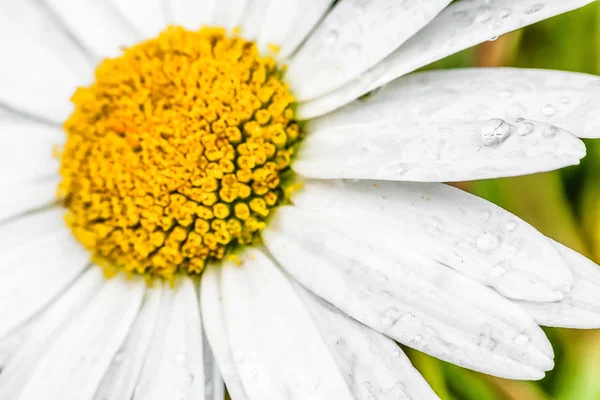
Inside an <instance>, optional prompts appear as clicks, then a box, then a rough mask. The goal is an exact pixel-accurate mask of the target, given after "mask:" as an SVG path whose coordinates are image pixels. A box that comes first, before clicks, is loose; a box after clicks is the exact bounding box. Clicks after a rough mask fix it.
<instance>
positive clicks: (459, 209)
mask: <svg viewBox="0 0 600 400" xmlns="http://www.w3.org/2000/svg"><path fill="white" fill-rule="evenodd" d="M293 202H294V204H296V205H297V206H299V207H302V208H307V209H312V210H317V211H319V212H323V213H326V214H330V215H335V216H336V217H339V218H342V219H347V220H348V221H356V222H355V223H356V224H363V223H364V224H366V225H365V226H366V227H368V229H370V230H372V231H373V233H374V234H375V233H376V234H380V235H387V236H388V239H389V241H390V242H394V243H396V246H397V248H398V249H399V250H402V249H406V250H409V251H414V252H417V253H419V254H421V255H422V256H423V257H427V258H430V259H432V260H434V261H437V262H439V263H441V264H443V265H447V266H449V267H451V268H453V269H456V270H458V271H459V272H461V273H462V274H464V275H467V276H469V277H470V278H472V279H475V280H477V281H478V282H480V283H482V284H484V285H486V286H491V287H493V288H495V289H496V290H497V291H499V292H500V293H502V294H503V295H505V296H507V297H511V298H515V299H527V300H532V301H556V300H560V299H561V298H562V297H563V296H564V293H568V292H569V291H570V289H571V285H572V284H573V277H572V275H571V272H570V271H569V268H568V267H567V266H566V264H565V262H564V261H563V260H562V259H561V258H560V256H559V255H558V253H557V252H556V250H555V249H554V248H553V247H552V246H551V245H550V244H549V243H548V241H547V240H546V238H545V237H544V236H543V235H542V234H541V233H539V232H538V231H537V230H536V229H535V228H533V227H532V226H531V225H529V224H527V223H526V222H525V221H523V220H521V219H519V218H518V217H516V216H514V215H513V214H510V213H509V212H507V211H505V210H503V209H502V208H500V207H498V206H496V205H494V204H492V203H490V202H488V201H486V200H484V199H481V198H479V197H477V196H473V195H471V194H469V193H467V192H463V191H462V190H459V189H457V188H454V187H452V186H448V185H442V184H415V183H395V182H372V181H361V182H338V181H308V182H304V185H303V190H302V191H299V192H297V193H295V194H294V197H293Z"/></svg>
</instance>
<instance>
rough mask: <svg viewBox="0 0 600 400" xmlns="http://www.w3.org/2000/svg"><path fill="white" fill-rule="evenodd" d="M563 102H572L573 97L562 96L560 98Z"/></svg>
mask: <svg viewBox="0 0 600 400" xmlns="http://www.w3.org/2000/svg"><path fill="white" fill-rule="evenodd" d="M558 101H560V102H561V103H562V104H569V103H570V102H571V98H570V97H569V96H562V97H561V98H560V99H558Z"/></svg>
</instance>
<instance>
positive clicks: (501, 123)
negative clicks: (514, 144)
mask: <svg viewBox="0 0 600 400" xmlns="http://www.w3.org/2000/svg"><path fill="white" fill-rule="evenodd" d="M542 113H543V114H544V115H546V116H547V117H551V116H553V115H554V114H556V107H554V106H553V105H550V104H547V105H545V106H544V107H543V108H542ZM514 123H515V124H511V123H509V122H508V121H506V120H504V119H502V118H491V119H489V120H487V121H486V122H485V123H484V124H483V127H482V128H481V141H482V142H483V144H484V145H485V146H489V147H493V146H498V145H499V144H501V143H502V142H504V141H505V140H506V139H508V138H509V137H510V136H511V135H512V134H513V133H516V134H517V135H519V136H527V135H529V134H531V133H533V132H534V131H535V130H536V126H535V124H534V123H532V122H529V121H526V120H525V119H524V118H516V119H515V120H514ZM558 131H559V130H558V128H557V127H556V126H554V125H549V126H547V127H546V128H545V129H544V131H543V132H542V135H543V136H544V137H545V138H552V137H554V136H556V135H557V134H558Z"/></svg>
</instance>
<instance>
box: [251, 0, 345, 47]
mask: <svg viewBox="0 0 600 400" xmlns="http://www.w3.org/2000/svg"><path fill="white" fill-rule="evenodd" d="M333 1H334V0H312V1H311V3H310V7H306V3H305V2H304V1H303V0H276V1H271V3H270V4H269V8H268V9H267V11H266V14H265V21H264V24H263V26H262V28H261V30H260V34H259V36H258V39H257V44H258V48H259V49H260V50H261V51H262V52H263V53H266V54H268V52H269V44H275V45H278V46H279V47H280V51H279V53H278V54H277V56H278V58H285V57H288V56H289V55H290V54H292V53H293V52H294V50H296V48H297V47H298V46H299V45H300V43H302V41H303V40H304V39H305V38H306V36H307V35H308V34H309V33H310V31H311V30H312V29H313V28H314V27H315V25H316V24H317V22H319V20H320V19H321V18H322V17H323V15H324V14H325V12H326V11H327V10H329V7H330V6H331V4H332V3H333Z"/></svg>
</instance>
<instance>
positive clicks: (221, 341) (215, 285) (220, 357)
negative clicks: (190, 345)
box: [200, 265, 248, 400]
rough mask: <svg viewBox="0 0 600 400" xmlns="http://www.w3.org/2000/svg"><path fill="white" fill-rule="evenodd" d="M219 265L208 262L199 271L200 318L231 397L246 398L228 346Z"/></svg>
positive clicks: (237, 399) (243, 399)
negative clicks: (200, 279)
mask: <svg viewBox="0 0 600 400" xmlns="http://www.w3.org/2000/svg"><path fill="white" fill-rule="evenodd" d="M219 268H220V267H215V266H214V265H211V266H208V267H207V268H206V270H205V271H204V272H203V274H202V283H201V284H200V294H201V298H200V300H201V301H200V306H201V308H202V322H203V325H204V331H205V333H206V338H207V339H208V342H209V343H210V348H211V350H212V352H213V354H214V356H215V361H216V363H217V365H218V366H219V370H220V371H221V375H222V376H223V379H224V380H225V384H226V385H227V391H228V392H229V394H230V395H231V398H233V399H235V400H247V399H248V395H247V394H246V390H245V389H244V385H242V381H241V378H240V375H239V373H238V371H237V367H236V366H235V363H234V362H233V356H232V354H231V348H230V347H229V343H228V339H227V333H226V332H225V322H224V321H223V317H224V316H223V305H222V297H221V271H220V269H219Z"/></svg>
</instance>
